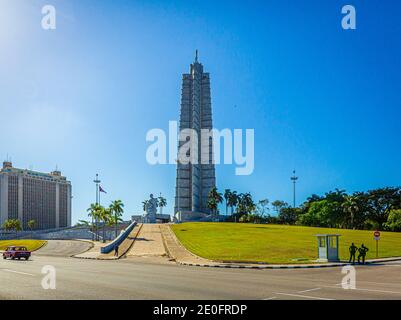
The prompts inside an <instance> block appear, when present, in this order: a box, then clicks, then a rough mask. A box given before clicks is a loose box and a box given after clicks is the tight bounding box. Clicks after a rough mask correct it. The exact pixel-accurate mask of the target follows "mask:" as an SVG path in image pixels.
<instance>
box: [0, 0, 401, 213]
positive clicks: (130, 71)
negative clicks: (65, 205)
mask: <svg viewBox="0 0 401 320" xmlns="http://www.w3.org/2000/svg"><path fill="white" fill-rule="evenodd" d="M45 4H53V5H54V6H55V8H56V10H57V29H56V30H54V31H45V30H43V29H42V28H41V18H42V15H41V8H42V6H43V5H45ZM345 4H353V5H354V6H355V7H356V11H357V30H352V31H351V30H348V31H345V30H343V29H342V28H341V19H342V14H341V8H342V6H343V5H345ZM400 16H401V4H400V3H399V1H390V0H387V1H379V0H370V1H356V0H351V1H347V2H344V1H335V0H332V1H293V0H287V1H283V0H280V1H278V0H277V1H250V2H247V4H245V2H237V1H206V0H204V1H174V2H173V1H121V0H120V1H95V0H85V1H78V0H70V1H52V0H47V1H34V0H31V1H28V0H26V1H23V0H0V75H1V76H0V115H1V116H0V117H1V118H0V119H1V126H0V156H1V157H2V158H5V157H6V154H9V155H10V156H11V157H12V160H13V162H14V165H15V166H17V167H23V168H33V169H34V170H40V171H51V170H53V169H54V168H55V167H56V165H57V166H58V168H59V169H60V170H62V172H63V173H64V174H65V175H66V176H67V177H68V178H69V179H70V180H71V181H72V183H73V195H74V199H73V220H74V221H77V220H78V219H82V218H85V216H86V212H85V210H86V208H87V207H88V205H89V204H90V203H91V202H93V201H94V195H95V188H94V185H93V182H92V180H93V178H94V175H95V174H96V173H97V172H98V173H99V174H100V177H101V179H102V180H103V183H102V185H103V187H104V189H106V190H107V191H108V194H107V195H105V196H104V197H103V200H104V202H105V203H108V202H109V201H110V200H113V199H121V200H123V202H124V203H125V204H126V215H125V217H126V218H128V217H129V216H130V215H131V214H135V213H141V211H142V209H141V201H142V200H143V199H145V198H147V197H148V195H149V193H151V192H152V193H154V194H159V192H161V193H162V194H163V195H164V196H165V197H166V198H167V201H168V208H167V211H166V212H172V207H173V197H174V184H175V167H174V166H173V165H165V166H150V165H149V164H148V163H147V162H146V158H145V152H146V148H147V146H148V145H149V144H148V143H147V142H146V141H145V135H146V132H147V131H148V130H150V129H152V128H162V129H165V130H167V128H168V121H169V120H176V119H177V118H178V115H179V104H180V86H181V74H182V73H184V72H187V71H188V68H189V64H190V63H191V62H192V61H193V59H194V51H195V49H199V59H200V61H201V62H202V63H203V64H204V67H205V69H206V71H208V72H210V73H211V81H212V103H213V114H214V125H215V127H216V128H218V129H223V128H233V129H234V128H242V129H246V128H252V129H255V171H254V173H253V174H252V175H250V176H242V177H239V176H235V174H234V167H233V166H218V167H217V183H218V188H219V189H220V190H224V189H225V188H231V189H236V190H238V191H240V192H247V191H249V192H252V194H253V195H254V197H255V199H256V200H258V199H262V198H266V197H267V198H269V199H270V200H276V199H283V200H285V201H288V202H291V199H292V185H291V182H290V180H289V177H290V175H291V173H292V170H293V169H294V168H295V169H296V170H297V173H298V175H299V183H298V200H299V202H300V201H303V200H304V199H305V198H306V197H307V196H309V195H310V194H312V193H318V194H320V193H324V192H326V191H328V190H331V189H334V188H336V187H338V188H344V189H346V190H347V191H349V192H352V191H355V190H367V189H372V188H376V187H381V186H387V185H400V181H401V170H400V164H401V151H400V129H399V128H400V118H401V117H400V116H401V74H400V70H401V59H400V57H401V43H400V38H401V23H400V21H399V17H400Z"/></svg>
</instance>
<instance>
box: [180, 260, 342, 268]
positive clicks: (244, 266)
mask: <svg viewBox="0 0 401 320" xmlns="http://www.w3.org/2000/svg"><path fill="white" fill-rule="evenodd" d="M177 263H178V264H180V265H183V266H192V267H206V268H222V269H258V270H263V269H317V268H334V267H343V266H346V265H348V263H337V264H325V265H288V266H286V265H260V266H249V265H232V264H202V263H188V262H177Z"/></svg>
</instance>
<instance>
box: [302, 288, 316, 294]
mask: <svg viewBox="0 0 401 320" xmlns="http://www.w3.org/2000/svg"><path fill="white" fill-rule="evenodd" d="M320 289H321V288H313V289H308V290H302V291H298V293H305V292H310V291H316V290H320Z"/></svg>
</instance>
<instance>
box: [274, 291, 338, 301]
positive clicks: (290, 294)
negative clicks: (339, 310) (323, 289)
mask: <svg viewBox="0 0 401 320" xmlns="http://www.w3.org/2000/svg"><path fill="white" fill-rule="evenodd" d="M274 294H280V295H283V296H290V297H298V298H305V299H316V300H334V299H329V298H320V297H312V296H305V295H303V294H292V293H282V292H275V293H274Z"/></svg>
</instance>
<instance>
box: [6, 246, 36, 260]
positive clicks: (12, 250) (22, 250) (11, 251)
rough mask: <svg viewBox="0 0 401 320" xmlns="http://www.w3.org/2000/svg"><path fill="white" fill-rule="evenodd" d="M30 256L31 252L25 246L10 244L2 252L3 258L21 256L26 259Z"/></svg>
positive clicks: (19, 257)
mask: <svg viewBox="0 0 401 320" xmlns="http://www.w3.org/2000/svg"><path fill="white" fill-rule="evenodd" d="M30 256H31V252H30V251H28V249H27V248H26V247H19V246H11V247H8V248H7V250H6V251H4V252H3V259H7V258H10V259H11V260H14V259H18V260H20V259H21V258H23V259H25V260H28V259H29V257H30Z"/></svg>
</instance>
